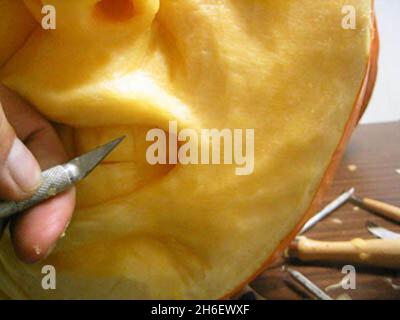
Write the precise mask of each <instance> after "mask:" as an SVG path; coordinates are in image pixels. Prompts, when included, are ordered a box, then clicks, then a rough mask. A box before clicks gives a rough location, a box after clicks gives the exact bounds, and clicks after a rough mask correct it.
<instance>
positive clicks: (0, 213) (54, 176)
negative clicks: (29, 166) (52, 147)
mask: <svg viewBox="0 0 400 320" xmlns="http://www.w3.org/2000/svg"><path fill="white" fill-rule="evenodd" d="M124 138H125V137H121V138H118V139H116V140H113V141H111V142H109V143H107V144H105V145H103V146H100V147H98V148H96V149H94V150H92V151H90V152H88V153H86V154H84V155H81V156H79V157H77V158H75V159H72V160H71V161H69V162H67V163H65V164H61V165H57V166H55V167H52V168H50V169H48V170H46V171H43V172H42V183H41V185H40V187H39V188H38V190H37V191H36V193H35V194H34V195H33V196H32V197H31V198H29V199H26V200H22V201H7V202H0V219H5V218H9V217H11V216H12V215H15V214H17V213H19V212H21V211H24V210H26V209H29V208H31V207H33V206H35V205H37V204H39V203H41V202H43V201H45V200H47V199H49V198H52V197H54V196H55V195H57V194H59V193H61V192H63V191H65V190H67V189H69V188H71V187H72V186H74V185H75V184H76V183H77V182H78V181H80V180H82V179H84V178H85V177H87V176H88V175H89V174H90V173H91V172H92V171H93V170H94V169H95V168H96V167H97V166H98V165H99V164H100V162H101V161H103V160H104V158H106V157H107V156H108V155H109V154H110V153H111V151H113V150H114V149H115V148H116V147H117V146H118V145H119V144H120V143H121V141H122V140H123V139H124ZM3 227H4V221H1V220H0V231H1V229H2V228H3ZM0 235H1V233H0Z"/></svg>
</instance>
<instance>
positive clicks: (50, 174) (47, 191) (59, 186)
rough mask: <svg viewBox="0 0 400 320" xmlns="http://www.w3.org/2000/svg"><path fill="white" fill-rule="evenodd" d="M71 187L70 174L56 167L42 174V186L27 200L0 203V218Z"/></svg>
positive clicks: (62, 167)
mask: <svg viewBox="0 0 400 320" xmlns="http://www.w3.org/2000/svg"><path fill="white" fill-rule="evenodd" d="M72 185H73V180H72V177H71V173H70V171H69V170H67V168H66V167H64V166H62V165H58V166H56V167H53V168H50V169H48V170H46V171H43V172H42V184H41V185H40V187H39V188H38V190H37V191H36V193H35V194H34V195H33V196H32V197H31V198H29V199H26V200H22V201H8V202H0V218H7V217H10V216H12V215H14V214H16V213H18V212H21V211H24V210H26V209H29V208H31V207H33V206H35V205H36V204H38V203H40V202H42V201H44V200H47V199H49V198H52V197H54V196H55V195H57V194H58V193H60V192H63V191H65V190H66V189H68V188H69V187H71V186H72Z"/></svg>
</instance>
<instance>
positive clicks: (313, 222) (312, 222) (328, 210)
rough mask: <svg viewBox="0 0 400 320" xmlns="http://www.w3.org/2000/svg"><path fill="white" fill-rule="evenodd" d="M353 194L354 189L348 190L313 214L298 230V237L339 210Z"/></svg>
mask: <svg viewBox="0 0 400 320" xmlns="http://www.w3.org/2000/svg"><path fill="white" fill-rule="evenodd" d="M353 193H354V188H351V189H350V190H348V191H346V192H344V193H343V194H341V195H340V196H339V197H338V198H336V199H335V200H333V201H332V202H331V203H329V204H328V205H327V206H326V207H324V208H323V209H322V210H321V211H320V212H318V213H317V214H315V215H314V216H313V217H312V218H311V219H310V220H308V221H307V222H306V224H305V225H304V226H303V228H302V229H301V230H300V232H299V235H300V234H303V233H304V232H306V231H308V230H310V229H311V228H312V227H313V226H315V225H316V224H317V223H318V222H320V221H321V220H322V219H324V218H326V217H327V216H328V215H330V214H331V213H332V212H334V211H335V210H336V209H337V208H339V207H340V206H342V205H343V204H344V203H346V202H347V200H349V199H350V198H351V196H352V195H353Z"/></svg>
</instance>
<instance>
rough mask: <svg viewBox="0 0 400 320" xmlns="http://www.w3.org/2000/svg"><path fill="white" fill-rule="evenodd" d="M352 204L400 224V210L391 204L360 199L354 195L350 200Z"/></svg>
mask: <svg viewBox="0 0 400 320" xmlns="http://www.w3.org/2000/svg"><path fill="white" fill-rule="evenodd" d="M350 200H351V202H353V203H354V204H356V205H358V206H360V207H362V208H364V209H367V210H369V211H372V212H374V213H377V214H379V215H381V216H383V217H385V218H388V219H390V220H392V221H396V222H397V223H400V208H399V207H396V206H393V205H391V204H388V203H385V202H382V201H378V200H374V199H370V198H359V197H356V196H355V195H352V196H351V198H350Z"/></svg>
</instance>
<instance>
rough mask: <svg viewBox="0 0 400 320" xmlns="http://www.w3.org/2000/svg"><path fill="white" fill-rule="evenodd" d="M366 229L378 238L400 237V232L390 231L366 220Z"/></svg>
mask: <svg viewBox="0 0 400 320" xmlns="http://www.w3.org/2000/svg"><path fill="white" fill-rule="evenodd" d="M366 226H367V229H368V231H369V232H370V233H371V234H372V235H374V236H375V237H377V238H380V239H400V234H399V233H397V232H393V231H390V230H388V229H386V228H384V227H381V226H378V225H377V224H375V223H373V222H371V221H367V224H366Z"/></svg>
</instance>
